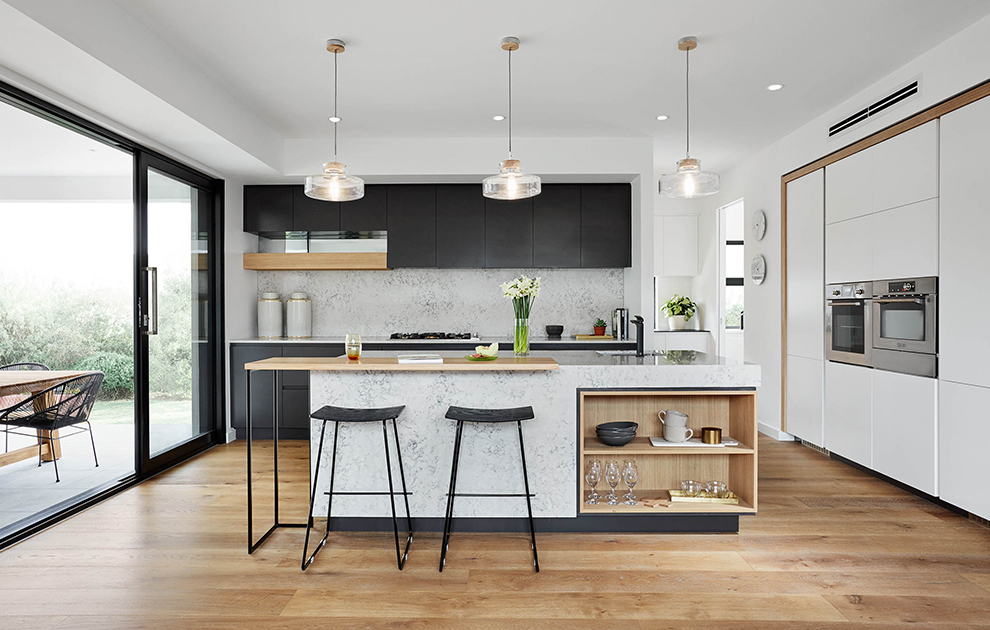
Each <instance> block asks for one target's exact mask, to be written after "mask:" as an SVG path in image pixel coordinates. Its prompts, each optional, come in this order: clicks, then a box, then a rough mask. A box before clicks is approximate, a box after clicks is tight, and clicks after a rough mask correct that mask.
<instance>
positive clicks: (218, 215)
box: [0, 81, 227, 549]
mask: <svg viewBox="0 0 990 630" xmlns="http://www.w3.org/2000/svg"><path fill="white" fill-rule="evenodd" d="M0 103H4V104H7V105H11V106H13V107H16V108H18V109H21V110H24V111H26V112H28V113H31V114H34V115H36V116H39V117H40V118H43V119H45V120H47V121H49V122H51V123H54V124H56V125H59V126H61V127H64V128H66V129H69V130H72V131H75V132H77V133H80V134H82V135H85V136H87V137H89V138H91V139H93V140H96V141H97V142H100V143H103V144H106V145H108V146H112V147H115V148H117V149H120V150H122V151H124V152H126V153H130V154H131V155H132V157H133V164H134V171H133V181H134V194H133V199H134V218H135V221H134V229H135V251H134V264H133V270H134V287H133V288H134V296H135V300H134V305H133V315H134V319H133V329H134V334H135V344H134V355H135V366H134V367H135V371H134V377H135V402H134V405H135V426H134V429H135V430H134V434H135V451H134V456H135V461H134V470H135V473H134V474H133V475H131V476H128V477H126V478H124V479H121V480H120V481H119V482H117V483H116V484H114V485H112V486H110V487H101V488H96V489H93V490H92V491H90V492H87V493H84V494H83V495H82V496H81V497H80V498H79V500H78V501H76V502H74V503H71V504H67V503H65V502H62V503H59V504H57V505H54V506H52V507H50V508H49V509H46V510H44V511H42V512H40V513H39V514H38V515H37V518H36V519H34V520H33V521H32V522H31V523H29V524H27V525H25V526H24V527H22V528H21V529H19V530H18V531H15V532H12V533H10V534H8V535H5V536H3V537H0V549H4V548H6V547H8V546H10V545H13V544H15V543H17V542H19V541H21V540H23V539H25V538H27V537H29V536H32V535H34V534H35V533H37V532H39V531H41V530H43V529H45V528H47V527H50V526H52V525H54V524H56V523H58V522H60V521H62V520H64V519H66V518H68V517H70V516H72V515H74V514H76V513H78V512H80V511H82V510H84V509H86V508H88V507H90V506H92V505H95V504H97V503H99V502H100V501H103V500H104V499H107V498H109V497H111V496H113V495H115V494H117V493H118V492H121V491H123V490H126V489H127V488H129V487H131V486H133V485H135V484H137V483H140V482H141V481H144V480H145V479H148V478H149V477H151V476H153V475H155V474H157V473H159V472H161V471H163V470H165V469H167V468H169V467H171V466H174V465H175V464H178V463H179V462H181V461H183V460H185V459H188V458H189V457H192V456H193V455H196V454H198V453H200V452H202V451H204V450H206V449H208V448H211V447H212V446H215V445H217V444H223V443H224V442H225V441H226V430H225V428H226V424H227V423H226V386H225V382H226V363H225V357H224V346H225V343H226V337H225V328H224V312H225V311H224V299H223V295H224V282H223V278H224V266H223V265H224V256H223V246H224V180H222V179H214V178H211V177H210V176H208V175H206V174H204V173H201V172H199V171H197V170H195V169H193V168H190V167H188V166H186V165H184V164H182V163H181V162H178V161H176V160H174V159H172V158H170V157H168V156H166V155H163V154H161V153H159V152H157V151H154V150H152V149H148V148H147V147H145V146H143V145H141V144H139V143H137V142H135V141H133V140H131V139H130V138H127V137H125V136H122V135H120V134H118V133H116V132H113V131H111V130H109V129H105V128H103V127H102V126H100V125H98V124H96V123H93V122H91V121H89V120H87V119H85V118H83V117H81V116H78V115H76V114H73V113H71V112H69V111H66V110H64V109H62V108H61V107H59V106H57V105H54V104H52V103H49V102H48V101H46V100H44V99H42V98H39V97H37V96H35V95H34V94H31V93H29V92H26V91H24V90H22V89H19V88H17V87H14V86H12V85H10V84H8V83H5V82H3V81H0ZM149 167H153V168H154V169H155V170H157V171H160V172H162V173H165V174H167V175H169V176H172V177H175V178H177V179H180V180H182V181H184V182H185V183H187V184H189V185H191V186H194V187H195V188H198V189H200V190H204V191H207V192H209V193H210V194H211V195H212V200H213V220H212V222H211V225H210V236H209V251H208V254H207V262H208V267H209V269H210V271H211V273H210V283H209V285H210V286H209V295H208V300H209V301H210V302H211V303H212V305H213V306H212V308H211V309H210V311H209V313H210V317H211V321H210V335H211V343H212V348H211V350H212V352H211V354H210V356H211V359H212V360H211V362H210V365H211V372H212V382H213V393H212V395H213V401H212V402H213V405H212V409H213V414H212V426H211V430H210V431H208V432H207V433H205V434H204V435H202V436H200V437H199V438H194V439H192V440H190V441H188V442H185V443H183V444H181V445H179V446H178V447H176V448H174V449H170V450H169V451H166V452H165V453H163V454H162V455H160V456H158V457H155V458H151V457H150V453H146V452H144V451H145V450H146V449H144V448H143V447H142V446H141V445H142V444H144V443H145V440H146V439H147V432H148V422H149V420H150V418H149V416H148V400H147V382H148V381H147V370H148V365H147V339H146V338H144V339H141V338H142V337H146V335H144V333H143V331H142V330H141V327H140V325H139V324H140V315H141V313H140V312H139V306H138V298H142V299H143V298H146V297H147V296H146V295H144V294H146V293H147V291H146V289H144V288H142V285H143V284H144V283H143V274H141V273H140V269H141V266H140V263H142V262H143V263H145V264H146V263H147V242H146V241H143V240H142V237H141V235H142V234H143V230H144V228H145V216H146V212H144V209H145V208H146V206H147V194H148V188H147V181H148V180H147V172H148V170H147V169H148V168H149ZM139 252H141V253H143V256H144V260H141V259H140V258H141V256H139ZM142 303H145V302H142ZM142 347H143V348H144V351H141V348H142Z"/></svg>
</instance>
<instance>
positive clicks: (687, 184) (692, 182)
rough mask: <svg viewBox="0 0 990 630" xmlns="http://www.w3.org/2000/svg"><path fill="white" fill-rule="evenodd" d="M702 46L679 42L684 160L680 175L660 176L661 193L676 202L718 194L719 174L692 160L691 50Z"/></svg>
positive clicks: (686, 39)
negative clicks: (702, 167)
mask: <svg viewBox="0 0 990 630" xmlns="http://www.w3.org/2000/svg"><path fill="white" fill-rule="evenodd" d="M697 47H698V38H697V37H682V38H681V39H679V40H678V41H677V48H678V50H683V51H684V96H685V102H686V105H687V107H686V108H685V109H686V111H687V117H686V120H685V127H684V128H685V139H686V141H685V145H686V147H685V151H684V159H683V160H678V161H677V172H676V173H669V174H665V175H661V176H660V194H661V195H663V196H664V197H674V198H675V199H693V198H695V197H707V196H708V195H714V194H715V193H717V192H718V186H719V180H718V173H709V172H706V171H703V170H701V160H699V159H698V158H693V157H691V83H690V77H689V74H690V71H691V62H690V60H689V56H690V54H691V51H692V50H694V49H695V48H697Z"/></svg>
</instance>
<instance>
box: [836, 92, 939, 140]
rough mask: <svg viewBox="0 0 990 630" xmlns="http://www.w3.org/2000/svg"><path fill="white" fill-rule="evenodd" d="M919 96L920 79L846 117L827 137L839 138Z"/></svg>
mask: <svg viewBox="0 0 990 630" xmlns="http://www.w3.org/2000/svg"><path fill="white" fill-rule="evenodd" d="M919 94H921V77H918V78H917V79H914V80H913V81H910V82H909V83H907V84H905V85H902V86H901V87H899V88H898V89H896V90H894V91H893V92H891V93H890V94H888V95H886V96H884V97H883V98H881V99H879V100H877V101H876V102H875V103H871V104H869V105H867V106H866V107H864V108H863V109H861V110H859V111H857V112H856V113H854V114H850V115H849V116H846V117H845V118H843V119H842V120H840V121H838V122H837V123H835V124H834V125H832V126H831V127H829V128H828V137H829V138H834V137H836V136H840V135H842V134H844V133H846V132H847V131H849V130H851V129H854V128H856V127H858V126H860V125H862V124H863V123H865V122H866V121H867V120H869V119H870V118H873V117H874V116H879V115H880V114H883V113H885V112H887V111H889V110H890V109H891V108H893V107H894V106H896V105H900V104H901V103H904V102H905V101H908V100H910V99H912V98H914V97H916V96H918V95H919Z"/></svg>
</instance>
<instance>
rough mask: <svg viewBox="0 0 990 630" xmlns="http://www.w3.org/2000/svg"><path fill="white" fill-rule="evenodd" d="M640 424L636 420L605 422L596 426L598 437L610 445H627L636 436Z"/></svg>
mask: <svg viewBox="0 0 990 630" xmlns="http://www.w3.org/2000/svg"><path fill="white" fill-rule="evenodd" d="M637 429H639V425H638V424H636V423H635V422H605V423H603V424H599V425H598V426H597V427H595V433H596V434H597V435H598V439H599V440H600V441H601V442H603V443H605V444H607V445H609V446H625V445H626V444H629V443H630V442H632V440H633V438H634V437H636V430H637Z"/></svg>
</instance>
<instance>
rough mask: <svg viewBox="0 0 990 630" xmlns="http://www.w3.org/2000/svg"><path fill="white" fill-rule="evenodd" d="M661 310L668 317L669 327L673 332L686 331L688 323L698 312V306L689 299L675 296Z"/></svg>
mask: <svg viewBox="0 0 990 630" xmlns="http://www.w3.org/2000/svg"><path fill="white" fill-rule="evenodd" d="M660 310H662V311H663V312H664V313H665V314H666V315H667V327H668V328H670V329H671V330H684V327H685V326H686V325H687V323H688V321H689V320H690V319H691V318H692V317H693V316H694V313H695V311H697V310H698V305H697V304H695V303H694V302H692V301H691V298H689V297H681V296H680V295H677V294H676V293H675V294H674V297H672V298H670V299H669V300H667V303H666V304H664V305H663V306H662V307H661V308H660Z"/></svg>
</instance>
